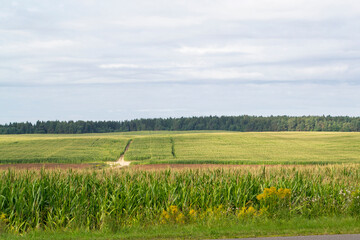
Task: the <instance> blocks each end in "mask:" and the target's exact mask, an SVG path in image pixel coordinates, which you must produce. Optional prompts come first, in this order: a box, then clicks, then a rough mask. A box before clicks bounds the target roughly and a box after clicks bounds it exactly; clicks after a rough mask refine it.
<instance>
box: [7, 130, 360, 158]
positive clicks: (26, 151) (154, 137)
mask: <svg viewBox="0 0 360 240" xmlns="http://www.w3.org/2000/svg"><path fill="white" fill-rule="evenodd" d="M129 140H133V141H132V144H131V145H130V148H129V150H128V151H127V152H126V154H125V160H127V161H133V162H134V163H138V164H139V163H140V164H146V163H233V164H307V163H359V162H360V133H343V132H341V133H340V132H261V133H260V132H256V133H255V132H250V133H249V132H246V133H242V132H128V133H112V134H85V135H2V136H0V162H1V163H8V162H9V163H16V162H26V163H29V162H30V163H31V162H63V163H66V162H69V163H76V162H102V161H115V160H116V159H118V157H119V156H120V154H121V153H122V152H123V151H124V148H125V146H126V144H127V142H128V141H129Z"/></svg>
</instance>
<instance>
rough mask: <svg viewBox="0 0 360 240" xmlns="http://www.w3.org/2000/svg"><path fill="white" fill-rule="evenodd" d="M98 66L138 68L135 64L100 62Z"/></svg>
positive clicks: (106, 67)
mask: <svg viewBox="0 0 360 240" xmlns="http://www.w3.org/2000/svg"><path fill="white" fill-rule="evenodd" d="M99 68H104V69H117V68H139V66H138V65H136V64H126V63H111V64H100V65H99Z"/></svg>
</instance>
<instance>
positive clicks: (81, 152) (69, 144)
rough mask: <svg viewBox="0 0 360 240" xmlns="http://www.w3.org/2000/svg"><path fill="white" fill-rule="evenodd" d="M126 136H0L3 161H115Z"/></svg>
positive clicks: (1, 160)
mask: <svg viewBox="0 0 360 240" xmlns="http://www.w3.org/2000/svg"><path fill="white" fill-rule="evenodd" d="M127 141H128V140H127V138H124V137H121V136H116V137H113V136H104V135H92V136H89V135H87V136H86V135H81V136H78V135H8V136H0V163H45V162H46V163H81V162H102V161H114V160H116V159H117V158H119V156H120V154H121V153H122V152H123V151H124V148H125V146H126V143H127Z"/></svg>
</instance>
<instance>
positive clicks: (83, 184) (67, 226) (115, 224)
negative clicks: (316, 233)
mask: <svg viewBox="0 0 360 240" xmlns="http://www.w3.org/2000/svg"><path fill="white" fill-rule="evenodd" d="M0 196H1V198H0V228H1V229H0V231H3V232H4V233H5V232H7V234H5V235H4V236H16V235H18V234H25V236H26V235H28V236H31V235H32V234H33V232H38V231H41V232H43V231H45V232H46V233H51V232H54V231H55V232H56V231H62V232H65V233H66V232H73V233H76V232H78V231H84V232H94V233H96V232H99V231H100V232H107V234H110V235H112V234H124V236H126V234H129V233H131V232H132V231H133V230H135V229H137V230H139V229H145V230H144V231H149V232H151V231H152V230H150V229H152V228H157V229H159V231H160V232H159V233H158V234H159V235H158V236H155V235H151V234H150V235H149V236H152V237H159V236H161V231H164V232H167V234H169V232H168V230H166V229H167V228H171V227H176V229H178V230H177V231H178V234H179V236H180V233H181V232H182V231H184V230H185V229H187V228H189V227H191V226H192V228H195V229H196V228H198V229H203V230H202V231H204V232H203V234H204V235H203V236H210V235H211V236H239V235H237V234H240V235H241V231H240V226H244V229H247V230H246V231H245V230H243V231H242V234H243V235H242V236H253V235H259V234H260V235H261V234H262V233H263V230H255V229H254V226H255V225H260V226H263V227H264V229H266V228H267V227H266V226H267V225H268V226H272V225H276V224H278V225H279V224H280V223H281V222H282V223H283V224H285V225H286V224H287V222H293V223H294V221H298V222H299V223H302V224H304V226H303V228H304V229H305V230H306V229H307V228H312V227H314V226H312V227H310V226H309V225H308V226H305V225H306V222H308V221H309V222H310V223H314V222H317V221H319V219H325V220H323V221H324V222H326V221H329V222H332V223H334V222H335V221H338V222H339V223H341V222H349V221H351V222H352V224H351V226H352V227H351V228H349V226H341V225H338V226H337V229H339V231H340V232H359V231H360V228H359V227H360V212H359V209H360V166H359V165H336V166H335V165H329V166H317V167H313V166H311V167H310V166H309V167H307V166H303V167H301V166H299V167H297V168H295V167H287V168H284V167H273V168H266V167H262V168H251V167H244V169H239V170H231V169H229V170H224V169H212V170H210V169H208V170H182V171H170V170H164V171H151V172H146V171H135V170H131V169H122V170H114V169H113V170H100V171H85V170H82V171H73V170H69V171H44V170H43V171H12V170H8V171H2V172H1V173H0ZM336 219H337V220H336ZM221 223H229V226H230V228H229V229H232V231H230V230H229V231H226V230H221V229H218V228H216V227H215V230H214V232H211V233H210V232H209V230H208V229H207V227H210V226H222V224H221ZM219 224H220V225H219ZM329 224H330V223H329ZM310 225H311V224H310ZM280 226H281V224H280V225H279V227H280ZM126 229H127V230H128V231H125V230H126ZM146 229H147V230H146ZM181 229H182V230H181ZM251 229H252V230H251ZM291 229H293V231H295V230H296V229H294V228H291ZM298 229H301V226H300V227H299V228H298ZM341 229H342V230H341ZM283 230H284V229H283ZM305 230H304V231H305ZM323 230H324V231H325V230H326V229H323ZM124 231H125V232H124ZM177 231H175V233H176V232H177ZM272 232H274V231H272ZM295 232H296V231H295ZM132 233H133V234H134V232H132ZM289 233H290V234H291V233H292V234H294V232H291V231H290V232H288V233H287V234H289ZM9 234H10V235H9ZM153 234H154V233H153ZM164 234H165V233H164ZM199 234H200V235H201V233H199ZM199 234H197V236H199ZM222 234H224V235H222ZM263 235H264V234H263ZM265 235H266V234H265ZM130 236H131V234H130ZM134 236H135V235H134ZM165 236H166V234H165ZM185 236H187V237H190V236H188V235H185ZM194 236H196V234H195V235H194ZM135 237H136V236H135ZM138 237H139V238H141V234H140V235H139V234H138ZM130 238H131V237H130Z"/></svg>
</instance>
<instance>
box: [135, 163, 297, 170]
mask: <svg viewBox="0 0 360 240" xmlns="http://www.w3.org/2000/svg"><path fill="white" fill-rule="evenodd" d="M264 166H265V167H267V168H271V167H279V166H281V167H285V168H286V167H289V168H290V167H294V166H296V165H233V164H175V163H174V164H147V165H132V166H130V167H131V168H132V169H138V170H163V169H199V168H201V169H207V168H226V169H228V168H231V169H234V168H249V167H251V168H260V167H264Z"/></svg>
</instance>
